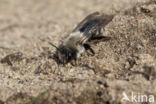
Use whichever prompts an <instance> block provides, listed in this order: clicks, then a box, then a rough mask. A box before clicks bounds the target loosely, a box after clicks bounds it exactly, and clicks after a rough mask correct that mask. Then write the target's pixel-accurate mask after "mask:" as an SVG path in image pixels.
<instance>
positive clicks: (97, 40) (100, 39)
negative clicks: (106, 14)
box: [90, 36, 111, 44]
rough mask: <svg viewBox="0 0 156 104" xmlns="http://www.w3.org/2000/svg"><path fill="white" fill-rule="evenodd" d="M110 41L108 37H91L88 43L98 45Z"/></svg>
mask: <svg viewBox="0 0 156 104" xmlns="http://www.w3.org/2000/svg"><path fill="white" fill-rule="evenodd" d="M110 39H111V37H108V36H95V37H92V38H91V39H90V42H91V43H94V44H97V43H99V42H101V41H108V40H110Z"/></svg>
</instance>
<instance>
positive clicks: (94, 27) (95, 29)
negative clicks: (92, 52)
mask: <svg viewBox="0 0 156 104" xmlns="http://www.w3.org/2000/svg"><path fill="white" fill-rule="evenodd" d="M113 17H114V15H105V14H99V13H96V14H94V15H92V14H91V15H89V17H87V18H85V19H84V20H83V21H82V22H81V23H80V24H79V25H78V27H77V28H76V31H80V32H81V33H83V37H82V38H81V42H82V43H85V42H86V41H87V40H88V39H89V38H91V37H94V36H96V35H99V34H101V33H103V31H104V28H105V26H106V25H107V24H108V23H109V22H110V21H111V20H112V19H113Z"/></svg>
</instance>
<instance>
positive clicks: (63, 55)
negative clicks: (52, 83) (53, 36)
mask: <svg viewBox="0 0 156 104" xmlns="http://www.w3.org/2000/svg"><path fill="white" fill-rule="evenodd" d="M75 56H76V53H75V52H74V51H73V50H70V49H68V48H67V47H65V46H63V45H61V46H59V48H58V49H57V51H56V57H57V59H58V61H59V63H60V64H67V63H68V62H69V61H71V60H72V59H73V58H75Z"/></svg>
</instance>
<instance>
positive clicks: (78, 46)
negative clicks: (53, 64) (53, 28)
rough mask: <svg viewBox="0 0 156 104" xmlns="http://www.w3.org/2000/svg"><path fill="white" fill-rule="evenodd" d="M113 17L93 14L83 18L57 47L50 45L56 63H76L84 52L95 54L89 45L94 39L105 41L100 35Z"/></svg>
mask: <svg viewBox="0 0 156 104" xmlns="http://www.w3.org/2000/svg"><path fill="white" fill-rule="evenodd" d="M113 17H114V15H105V14H100V13H99V12H94V13H92V14H90V15H88V16H87V17H85V18H84V19H83V20H82V21H81V22H80V23H79V24H78V25H77V26H76V28H75V29H74V30H73V31H72V32H71V33H70V34H69V36H68V37H67V38H65V39H64V41H63V42H62V43H61V44H60V45H59V46H58V47H57V46H55V45H54V44H53V43H50V44H51V45H52V46H53V47H55V48H56V52H55V55H54V56H55V59H56V60H57V62H58V63H59V64H67V63H68V62H70V61H72V60H75V61H76V59H78V58H79V57H80V56H81V55H82V54H83V53H84V52H85V51H86V50H90V51H91V52H92V53H93V54H95V52H94V50H93V49H92V48H91V46H90V44H89V43H90V42H91V41H93V40H96V39H102V38H104V39H106V37H103V36H102V35H101V34H102V33H103V31H104V29H105V26H106V25H107V24H108V23H109V22H110V21H111V20H112V19H113Z"/></svg>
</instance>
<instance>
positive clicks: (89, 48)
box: [84, 43, 95, 55]
mask: <svg viewBox="0 0 156 104" xmlns="http://www.w3.org/2000/svg"><path fill="white" fill-rule="evenodd" d="M84 47H85V49H86V50H89V51H90V52H91V53H92V55H94V54H95V52H94V50H93V49H92V48H91V46H90V45H89V44H87V43H86V44H84Z"/></svg>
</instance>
